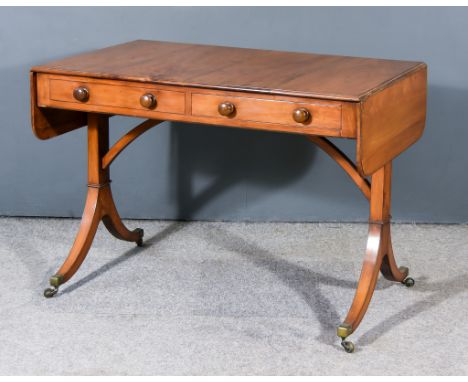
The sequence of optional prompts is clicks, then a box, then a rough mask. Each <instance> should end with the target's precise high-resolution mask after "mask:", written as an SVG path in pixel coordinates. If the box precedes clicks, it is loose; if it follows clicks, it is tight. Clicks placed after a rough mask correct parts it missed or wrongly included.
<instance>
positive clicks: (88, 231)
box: [44, 187, 101, 297]
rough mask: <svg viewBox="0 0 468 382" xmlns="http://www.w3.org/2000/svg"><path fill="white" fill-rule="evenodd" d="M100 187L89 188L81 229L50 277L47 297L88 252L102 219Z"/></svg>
mask: <svg viewBox="0 0 468 382" xmlns="http://www.w3.org/2000/svg"><path fill="white" fill-rule="evenodd" d="M99 193H100V189H99V188H92V187H89V188H88V196H87V198H86V204H85V208H84V212H83V216H82V218H81V224H80V229H79V231H78V235H77V236H76V239H75V242H74V243H73V246H72V248H71V250H70V253H69V255H68V257H67V259H66V260H65V262H64V263H63V265H62V266H61V267H60V269H59V270H58V272H57V273H56V274H55V275H54V276H52V277H51V278H50V285H51V287H50V288H47V289H46V290H45V291H44V295H45V297H52V296H53V295H54V294H55V293H57V291H58V287H59V286H60V285H61V284H63V283H65V282H66V281H68V280H69V279H70V278H71V277H72V276H73V275H74V274H75V272H76V271H77V270H78V268H79V267H80V265H81V264H82V263H83V260H84V259H85V257H86V255H87V254H88V251H89V248H90V247H91V243H92V242H93V239H94V235H95V234H96V231H97V227H98V225H99V222H100V220H101V204H100V202H99Z"/></svg>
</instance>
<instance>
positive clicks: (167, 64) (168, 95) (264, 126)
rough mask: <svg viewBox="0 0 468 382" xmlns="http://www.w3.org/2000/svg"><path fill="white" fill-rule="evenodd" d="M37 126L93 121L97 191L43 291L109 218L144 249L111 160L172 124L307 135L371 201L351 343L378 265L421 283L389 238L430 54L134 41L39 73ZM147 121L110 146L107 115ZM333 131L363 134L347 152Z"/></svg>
mask: <svg viewBox="0 0 468 382" xmlns="http://www.w3.org/2000/svg"><path fill="white" fill-rule="evenodd" d="M30 77H31V114H32V128H33V131H34V133H35V135H36V136H37V137H38V138H40V139H49V138H53V137H56V136H58V135H61V134H64V133H67V132H69V131H72V130H75V129H78V128H81V127H83V126H87V129H88V194H87V199H86V204H85V207H84V213H83V217H82V220H81V225H80V228H79V231H78V234H77V237H76V239H75V242H74V244H73V246H72V248H71V250H70V253H69V255H68V257H67V259H66V260H65V262H64V263H63V265H62V267H61V268H60V269H59V270H58V271H57V273H56V274H55V275H54V276H52V277H51V279H50V284H51V286H50V288H47V289H46V290H45V291H44V295H45V296H46V297H52V296H53V295H55V294H56V293H57V291H58V288H59V286H60V285H61V284H63V283H65V282H66V281H68V280H69V279H70V278H71V277H72V276H73V274H74V273H75V272H76V271H77V270H78V268H79V267H80V265H81V263H82V262H83V260H84V258H85V257H86V255H87V253H88V250H89V248H90V246H91V243H92V241H93V238H94V235H95V233H96V230H97V227H98V225H99V223H100V221H101V220H102V221H103V222H104V225H105V226H106V228H107V229H108V230H109V231H110V233H111V234H112V235H114V236H115V237H117V238H118V239H122V240H126V241H130V242H135V243H136V244H137V245H139V246H141V245H142V241H143V230H142V229H139V228H137V229H135V230H133V231H130V230H128V229H127V228H126V227H125V226H124V224H123V223H122V221H121V218H120V217H119V214H118V212H117V209H116V207H115V204H114V201H113V198H112V193H111V186H110V176H109V167H110V165H111V164H112V162H113V161H114V160H115V159H116V158H117V156H118V155H119V154H120V153H121V152H122V150H124V149H125V148H126V147H127V146H128V145H129V144H130V143H131V142H132V141H133V140H135V139H136V138H137V137H139V136H140V135H141V134H143V133H144V132H145V131H147V130H149V129H150V128H152V127H153V126H156V125H158V124H160V123H161V122H163V121H183V122H190V123H202V124H208V125H214V126H217V125H224V126H230V127H237V128H243V129H255V130H268V131H274V132H281V133H290V134H300V135H303V136H304V138H306V139H308V140H310V141H311V142H313V143H314V144H316V145H317V146H318V147H320V148H321V149H323V150H324V151H325V152H326V153H327V154H328V155H330V156H331V158H332V159H334V160H335V161H336V162H337V163H338V165H340V166H341V167H342V168H343V170H344V171H345V172H346V173H347V174H348V175H349V176H350V177H351V179H352V181H353V182H354V183H355V184H356V186H357V187H358V188H359V190H361V192H362V194H363V195H364V197H365V198H367V199H368V201H369V206H370V216H369V234H368V241H367V249H366V253H365V257H364V263H363V267H362V272H361V276H360V279H359V283H358V285H357V290H356V294H355V296H354V300H353V301H352V304H351V307H350V309H349V312H348V315H347V316H346V318H345V319H344V321H343V323H342V324H341V325H339V326H338V329H337V334H338V336H339V337H340V338H341V340H342V341H341V343H342V345H343V347H344V349H345V350H346V351H347V352H352V351H353V350H354V345H353V343H352V342H350V341H347V340H345V339H346V338H347V337H348V336H349V335H350V334H351V333H353V332H354V331H355V330H356V328H357V327H358V325H359V323H360V322H361V320H362V318H363V317H364V315H365V313H366V310H367V307H368V305H369V302H370V300H371V297H372V294H373V292H374V289H375V285H376V282H377V278H378V275H379V271H380V272H382V274H383V276H384V277H385V278H387V279H389V280H392V281H396V282H401V283H404V284H405V285H406V286H412V285H413V284H414V280H413V279H411V278H409V277H407V276H408V268H406V267H398V266H397V265H396V261H395V258H394V254H393V251H392V244H391V237H390V200H391V196H390V190H391V175H392V160H393V158H395V157H396V156H398V155H399V154H400V153H401V152H403V151H404V150H405V149H407V148H408V147H409V146H411V145H412V144H413V143H415V142H416V141H417V140H418V139H419V137H420V136H421V135H422V132H423V130H424V125H425V118H426V87H427V67H426V65H425V64H424V63H422V62H409V61H394V60H382V59H370V58H357V57H344V56H332V55H319V54H308V53H292V52H278V51H269V50H256V49H241V48H230V47H221V46H209V45H192V44H180V43H170V42H158V41H143V40H139V41H133V42H129V43H125V44H121V45H116V46H111V47H108V48H105V49H100V50H95V51H92V52H89V53H84V54H80V55H76V56H73V57H70V58H66V59H63V60H59V61H54V62H51V63H48V64H45V65H41V66H35V67H33V68H32V69H31V73H30ZM113 115H125V116H133V117H141V118H145V119H146V121H145V122H142V123H141V124H139V125H138V126H136V127H135V128H134V129H132V130H130V131H129V132H128V133H127V134H125V135H124V136H123V137H122V138H120V139H119V140H118V141H117V142H116V143H115V144H114V145H113V146H112V147H110V148H109V118H110V117H111V116H113ZM327 137H333V138H347V139H353V140H354V141H355V142H356V158H355V160H351V159H349V158H348V157H347V156H346V155H345V154H344V153H343V152H341V151H340V150H339V149H338V148H337V147H336V146H335V145H334V144H333V143H332V142H330V141H329V140H328V139H327Z"/></svg>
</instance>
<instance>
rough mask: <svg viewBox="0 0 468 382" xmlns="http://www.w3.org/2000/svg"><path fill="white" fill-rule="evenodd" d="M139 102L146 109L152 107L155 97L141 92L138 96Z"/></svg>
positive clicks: (154, 105)
mask: <svg viewBox="0 0 468 382" xmlns="http://www.w3.org/2000/svg"><path fill="white" fill-rule="evenodd" d="M140 104H141V106H143V107H146V108H147V109H154V108H155V107H156V104H157V101H156V97H155V96H154V95H153V94H151V93H146V94H143V95H142V96H141V97H140Z"/></svg>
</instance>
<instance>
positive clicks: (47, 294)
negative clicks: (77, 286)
mask: <svg viewBox="0 0 468 382" xmlns="http://www.w3.org/2000/svg"><path fill="white" fill-rule="evenodd" d="M57 292H58V289H57V288H54V287H50V288H47V289H45V290H44V297H46V298H51V297H54V296H55V295H56V293H57Z"/></svg>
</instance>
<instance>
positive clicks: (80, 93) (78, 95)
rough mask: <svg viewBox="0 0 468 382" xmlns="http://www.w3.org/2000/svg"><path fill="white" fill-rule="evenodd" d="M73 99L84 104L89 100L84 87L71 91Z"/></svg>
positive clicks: (87, 92)
mask: <svg viewBox="0 0 468 382" xmlns="http://www.w3.org/2000/svg"><path fill="white" fill-rule="evenodd" d="M73 97H74V98H75V99H76V100H78V101H80V102H86V101H87V100H88V99H89V90H88V89H87V88H85V87H84V86H80V87H78V88H75V89H74V90H73Z"/></svg>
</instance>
